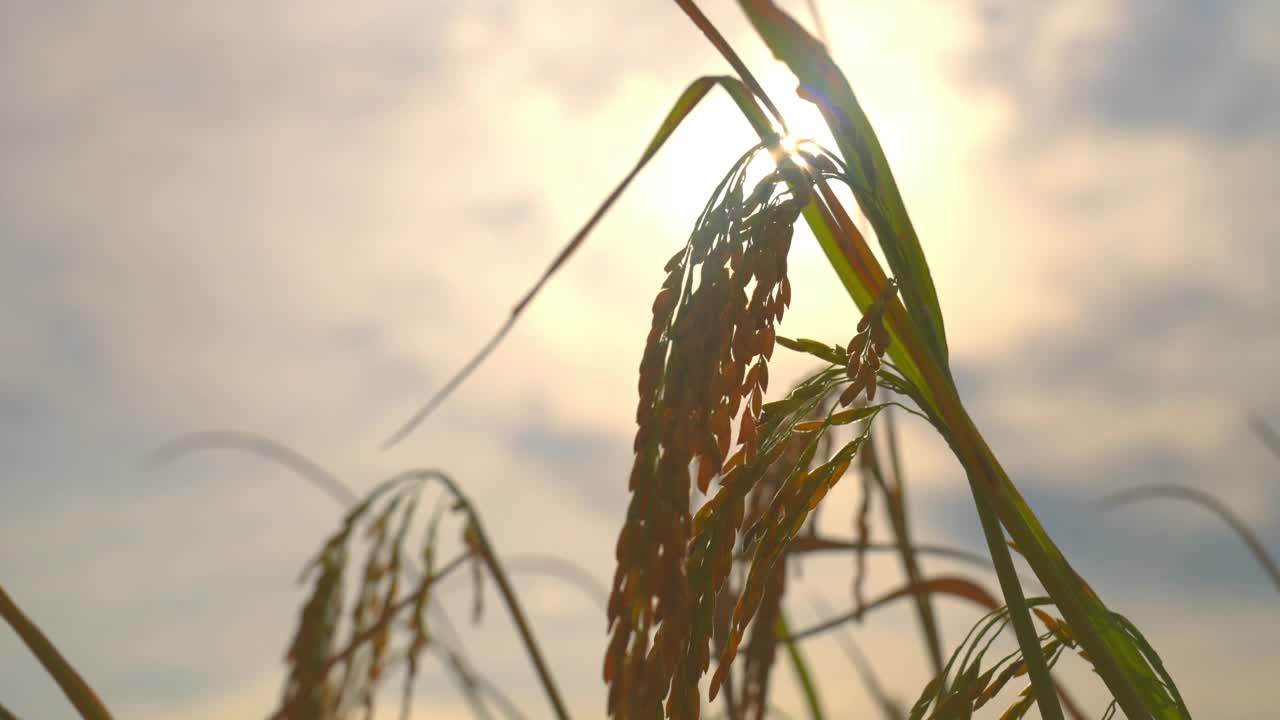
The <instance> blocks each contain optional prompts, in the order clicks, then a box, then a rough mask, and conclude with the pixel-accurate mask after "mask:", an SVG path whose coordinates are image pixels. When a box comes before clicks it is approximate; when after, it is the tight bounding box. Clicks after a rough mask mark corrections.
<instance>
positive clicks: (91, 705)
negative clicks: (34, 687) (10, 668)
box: [0, 586, 111, 720]
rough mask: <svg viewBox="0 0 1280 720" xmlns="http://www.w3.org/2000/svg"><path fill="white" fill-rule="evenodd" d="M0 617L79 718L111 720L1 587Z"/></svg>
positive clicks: (56, 651) (87, 688)
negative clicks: (53, 682) (33, 657)
mask: <svg viewBox="0 0 1280 720" xmlns="http://www.w3.org/2000/svg"><path fill="white" fill-rule="evenodd" d="M0 617H3V618H4V619H5V621H6V622H8V623H9V626H10V627H12V628H13V631H14V632H16V633H17V634H18V637H20V638H22V642H24V643H26V645H27V648H28V649H29V650H31V653H32V654H33V655H35V656H36V659H38V660H39V661H40V664H41V665H43V666H44V669H45V671H46V672H48V673H49V675H50V676H52V677H53V679H54V680H55V681H56V682H57V683H58V687H60V688H62V692H63V694H65V695H66V696H67V699H68V700H70V701H71V704H72V705H74V706H75V708H76V710H77V711H78V712H79V713H80V717H82V718H85V720H111V713H110V712H108V711H107V708H106V706H105V705H103V704H102V701H101V700H99V699H98V694H97V693H95V692H94V691H93V688H91V687H89V683H87V682H85V681H84V678H82V677H80V673H78V672H76V669H75V668H73V667H71V663H69V662H67V660H66V658H64V657H62V653H60V652H58V648H56V647H54V646H53V643H52V642H50V640H49V638H47V637H45V634H44V633H43V632H41V631H40V628H39V627H37V626H36V624H35V623H34V622H32V621H31V619H30V618H28V617H27V616H26V615H25V614H24V613H23V612H22V610H21V609H20V608H19V607H18V604H17V603H15V602H14V601H13V599H12V598H10V597H9V594H8V593H6V592H5V590H4V587H3V586H0Z"/></svg>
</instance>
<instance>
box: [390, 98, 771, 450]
mask: <svg viewBox="0 0 1280 720" xmlns="http://www.w3.org/2000/svg"><path fill="white" fill-rule="evenodd" d="M717 85H719V86H721V87H723V88H724V89H725V91H726V92H728V93H729V96H730V97H731V98H733V101H734V102H735V103H737V105H738V108H739V109H740V110H741V111H742V113H743V115H744V116H745V117H746V118H747V120H748V121H749V122H750V123H751V125H752V127H754V128H755V129H756V131H757V132H760V133H762V134H764V135H770V134H772V133H773V130H772V124H771V123H770V121H769V119H768V118H767V117H766V116H765V115H764V113H763V112H762V111H761V110H760V107H759V105H757V104H756V103H755V100H754V99H753V96H752V94H751V91H750V90H748V89H747V87H746V86H744V85H743V84H742V83H741V82H740V81H738V80H737V79H735V78H732V77H728V76H706V77H701V78H698V79H697V80H694V81H693V82H692V83H691V84H690V85H689V87H687V88H685V90H684V92H683V93H681V94H680V97H679V98H678V99H677V100H676V102H675V105H673V106H672V107H671V110H670V111H669V112H668V113H667V116H666V118H664V119H663V121H662V124H661V125H659V126H658V131H657V132H656V133H655V134H654V136H653V139H651V140H650V141H649V146H648V147H646V148H645V150H644V152H643V153H641V155H640V159H639V160H638V161H637V162H636V164H635V166H634V167H633V168H631V172H629V173H627V175H626V176H625V177H624V178H623V179H622V182H620V183H618V186H617V187H615V188H614V189H613V192H611V193H609V195H608V196H607V197H605V199H604V202H603V203H601V204H600V207H599V208H597V209H596V211H595V213H593V214H592V215H591V217H590V218H588V219H587V222H586V224H585V225H583V226H582V229H580V230H579V231H578V232H577V233H576V234H575V235H574V236H573V237H572V238H570V239H569V242H568V243H567V244H565V246H564V247H563V248H562V249H561V250H560V252H559V254H557V255H556V257H555V259H553V260H552V261H551V264H550V265H548V266H547V269H546V270H544V271H543V272H542V275H541V276H540V277H539V278H538V281H537V282H535V283H534V284H533V287H531V288H530V289H529V290H528V291H527V292H525V294H524V296H523V297H521V298H520V301H519V302H517V303H516V304H515V307H513V308H512V309H511V314H510V315H509V316H508V317H507V320H506V322H504V323H503V324H502V326H501V327H499V328H498V331H497V332H496V333H494V335H493V337H491V338H489V341H488V342H486V343H485V344H484V346H483V347H481V348H480V350H479V351H478V352H476V354H475V355H474V356H473V357H472V358H471V359H470V360H468V361H467V363H466V364H465V365H463V366H462V369H460V370H459V371H458V372H457V373H456V374H454V376H453V377H451V378H450V379H449V380H448V382H446V383H445V384H444V385H443V386H441V388H440V389H439V390H437V391H436V393H435V395H432V396H431V398H430V399H429V400H427V402H426V403H425V404H423V405H422V407H421V408H419V409H418V411H417V412H415V413H414V414H413V416H412V417H411V418H409V420H408V421H407V422H405V423H404V425H402V426H400V428H399V429H397V430H396V431H395V432H394V433H392V434H391V436H390V437H388V438H387V439H386V441H384V442H383V443H382V449H383V450H388V449H390V448H392V447H394V446H395V445H396V444H398V443H399V442H400V441H401V440H404V439H405V438H406V437H408V436H409V434H410V433H412V432H413V431H414V430H415V429H416V428H417V427H418V426H419V425H421V424H422V422H423V421H424V420H426V419H427V417H428V416H430V415H431V413H432V412H433V411H435V409H436V408H438V407H439V406H440V404H441V403H443V402H444V401H445V400H446V399H447V398H448V397H449V396H450V395H452V394H453V391H454V390H456V389H458V386H459V385H461V384H462V382H463V381H464V380H466V379H467V378H468V377H469V376H470V375H471V373H473V372H475V370H476V368H478V367H480V365H482V364H483V363H484V361H485V360H486V359H487V358H488V357H489V356H490V355H491V354H493V351H494V350H496V349H497V348H498V346H499V345H501V344H502V341H503V340H504V339H505V338H506V337H507V333H509V332H511V328H513V327H515V324H516V321H517V320H519V319H520V315H521V314H523V313H524V311H525V309H526V308H527V307H528V306H529V303H530V302H532V301H533V299H534V298H535V297H537V295H538V293H540V292H541V291H542V288H543V287H544V286H545V285H546V284H547V281H548V280H550V279H551V276H552V275H555V274H556V272H557V271H558V270H559V269H560V268H561V267H562V266H563V265H564V264H565V263H566V262H567V261H568V260H569V258H570V257H572V256H573V254H574V253H575V252H577V250H578V248H579V247H581V245H582V243H583V242H584V241H585V240H586V239H587V237H588V236H589V235H590V234H591V231H592V230H594V229H595V227H596V225H597V224H598V223H599V222H600V220H601V218H603V217H604V215H605V213H607V212H608V211H609V208H611V207H613V204H614V203H615V202H617V201H618V198H619V197H621V196H622V193H623V192H624V191H625V190H626V189H627V187H628V186H629V185H630V184H631V181H632V180H634V179H635V178H636V176H637V175H639V174H640V171H641V170H643V169H644V167H645V166H646V165H648V164H649V161H650V160H652V159H653V157H654V156H655V155H657V153H658V150H660V149H661V148H662V146H663V145H664V144H665V143H666V141H667V139H668V138H670V137H671V134H672V133H674V132H675V130H676V128H677V127H679V126H680V123H682V122H684V119H685V118H686V117H688V115H689V113H691V112H693V109H694V108H695V107H697V106H698V103H699V102H701V101H702V99H703V98H704V97H706V95H707V93H708V92H710V91H711V89H712V88H714V87H716V86H717Z"/></svg>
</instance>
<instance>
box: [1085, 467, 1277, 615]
mask: <svg viewBox="0 0 1280 720" xmlns="http://www.w3.org/2000/svg"><path fill="white" fill-rule="evenodd" d="M1157 498H1168V499H1170V500H1181V501H1183V502H1189V503H1191V504H1192V505H1199V506H1200V507H1202V508H1204V509H1205V510H1208V511H1209V512H1211V513H1213V514H1214V515H1217V516H1218V517H1219V518H1221V519H1222V521H1223V522H1225V523H1226V524H1227V525H1228V526H1229V527H1230V528H1231V529H1232V530H1234V531H1235V533H1236V535H1238V536H1240V539H1241V540H1242V541H1244V544H1245V546H1246V547H1248V548H1249V552H1251V553H1253V557H1254V559H1255V560H1257V561H1258V564H1259V565H1261V566H1262V570H1263V572H1265V573H1266V574H1267V577H1269V578H1271V582H1272V584H1274V585H1275V586H1276V589H1277V590H1280V567H1277V566H1276V561H1275V560H1273V559H1272V557H1271V554H1270V553H1268V552H1267V548H1266V547H1265V546H1264V545H1263V544H1262V541H1261V540H1259V539H1258V536H1257V535H1256V534H1254V532H1253V531H1252V530H1250V529H1249V526H1248V525H1246V524H1245V522H1244V520H1242V519H1240V516H1239V515H1236V514H1235V513H1234V512H1232V511H1231V508H1229V507H1227V506H1226V505H1224V504H1223V503H1222V501H1220V500H1218V499H1217V498H1215V497H1214V496H1212V495H1210V494H1209V493H1207V492H1204V491H1203V490H1197V489H1196V488H1192V487H1186V486H1184V485H1177V484H1174V483H1152V484H1149V485H1140V486H1138V487H1134V488H1129V489H1127V490H1121V491H1119V492H1115V493H1111V494H1110V495H1107V496H1106V497H1104V498H1102V499H1101V500H1099V501H1098V505H1099V506H1101V507H1103V508H1107V509H1109V508H1114V507H1119V506H1121V505H1128V504H1130V503H1135V502H1142V501H1144V500H1152V499H1157Z"/></svg>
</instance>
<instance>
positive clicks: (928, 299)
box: [740, 0, 947, 364]
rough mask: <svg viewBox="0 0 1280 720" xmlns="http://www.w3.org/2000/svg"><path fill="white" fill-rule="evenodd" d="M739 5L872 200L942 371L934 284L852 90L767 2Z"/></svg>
mask: <svg viewBox="0 0 1280 720" xmlns="http://www.w3.org/2000/svg"><path fill="white" fill-rule="evenodd" d="M740 4H741V5H742V7H743V9H744V10H745V11H746V13H747V17H748V18H750V20H751V23H752V24H753V25H754V26H755V28H756V31H757V32H758V33H760V36H761V37H762V38H763V39H764V41H765V44H767V45H768V46H769V49H770V50H772V51H773V54H774V55H775V56H777V57H778V59H779V60H782V61H783V62H784V63H786V64H787V66H788V67H789V68H790V69H791V71H792V72H793V73H795V75H796V77H797V78H798V79H799V80H800V86H801V93H802V95H803V96H804V97H805V98H806V99H808V100H810V101H811V102H813V103H814V104H816V105H817V106H818V109H819V110H820V111H821V112H822V114H823V117H824V118H825V119H826V121H827V125H828V126H829V127H830V128H831V132H832V135H833V136H834V137H835V139H836V144H837V145H838V146H839V147H840V152H841V154H843V155H844V158H845V161H846V162H847V163H848V169H849V174H850V178H849V179H850V185H851V186H852V187H854V188H855V195H861V194H860V193H857V192H856V190H857V188H866V189H868V190H869V191H870V195H862V196H861V197H859V201H860V204H861V205H862V206H863V212H864V213H865V214H866V216H867V219H868V220H870V221H871V224H872V226H873V227H874V228H875V229H876V234H877V236H879V238H878V239H879V240H880V247H881V248H882V249H883V250H884V253H885V258H886V259H887V260H888V261H889V267H890V268H892V270H893V273H894V276H895V277H896V278H898V281H899V282H900V283H901V284H902V291H903V294H904V296H905V297H906V300H907V303H906V304H907V312H908V313H910V315H911V318H912V320H913V321H915V323H916V324H917V325H918V326H920V327H921V328H923V329H924V330H925V339H926V341H927V343H928V344H929V347H930V350H931V351H932V352H933V353H934V354H935V357H936V358H937V360H938V361H939V364H945V363H946V360H947V340H946V332H945V330H944V329H943V323H942V310H941V308H940V307H939V305H938V295H937V291H936V290H935V289H934V285H933V277H932V276H931V275H930V273H929V265H928V263H927V262H926V260H925V257H924V251H923V250H922V249H921V247H920V241H919V239H918V238H917V237H916V232H915V229H914V228H913V227H912V225H911V219H910V217H909V216H908V215H907V209H906V205H905V204H904V203H903V201H902V196H901V194H900V193H899V192H898V186H897V184H896V183H895V182H894V179H893V173H892V171H891V170H890V168H889V161H888V159H887V158H886V157H885V155H884V151H883V150H882V149H881V147H880V141H879V140H878V139H877V138H876V134H875V131H874V130H873V129H872V127H871V122H870V121H869V120H868V119H867V116H866V114H865V113H864V112H863V111H862V106H861V105H860V104H859V103H858V100H857V98H856V97H855V96H854V93H853V88H852V87H850V86H849V81H848V80H846V79H845V77H844V73H842V72H841V71H840V68H839V67H837V66H836V64H835V62H834V61H832V59H831V56H830V55H829V54H828V53H827V50H826V48H825V47H824V46H823V44H822V43H821V42H819V41H818V40H817V39H815V38H814V37H813V36H812V35H810V34H809V33H808V31H806V30H805V29H804V28H803V27H801V25H800V24H799V23H797V22H796V21H795V20H793V19H792V18H791V17H790V16H789V15H787V14H786V13H785V12H783V11H782V10H781V9H780V8H778V6H777V5H775V4H774V3H773V2H772V0H741V1H740Z"/></svg>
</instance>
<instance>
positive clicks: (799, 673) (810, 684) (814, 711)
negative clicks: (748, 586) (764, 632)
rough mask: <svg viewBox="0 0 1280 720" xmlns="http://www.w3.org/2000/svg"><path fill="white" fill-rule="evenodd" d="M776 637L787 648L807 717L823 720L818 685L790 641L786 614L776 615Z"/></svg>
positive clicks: (793, 642) (801, 656)
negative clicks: (807, 713) (806, 709)
mask: <svg viewBox="0 0 1280 720" xmlns="http://www.w3.org/2000/svg"><path fill="white" fill-rule="evenodd" d="M778 637H779V638H780V639H781V641H782V644H783V645H784V646H786V648H787V657H788V658H790V660H791V669H793V670H795V673H796V680H797V681H798V682H799V683H800V690H801V691H802V693H803V694H804V702H805V707H807V708H808V709H809V717H810V718H812V720H823V718H824V717H825V715H823V713H822V702H821V700H820V699H819V698H818V685H817V683H816V682H814V679H813V673H812V672H810V670H809V664H808V663H807V662H805V659H804V655H803V654H801V652H800V647H799V646H798V645H796V643H795V641H794V640H792V639H791V633H790V632H789V631H788V629H787V615H786V613H779V615H778Z"/></svg>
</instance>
